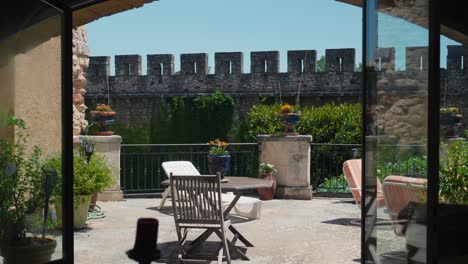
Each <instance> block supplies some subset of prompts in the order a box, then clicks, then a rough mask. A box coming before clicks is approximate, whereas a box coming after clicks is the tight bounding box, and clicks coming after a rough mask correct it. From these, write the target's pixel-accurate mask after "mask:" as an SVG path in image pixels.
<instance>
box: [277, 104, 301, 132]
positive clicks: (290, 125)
mask: <svg viewBox="0 0 468 264" xmlns="http://www.w3.org/2000/svg"><path fill="white" fill-rule="evenodd" d="M279 117H280V122H281V124H283V125H284V131H283V135H299V133H297V132H294V126H295V125H297V124H299V120H300V117H301V114H300V113H298V112H296V110H295V107H294V106H292V105H290V104H284V105H282V106H281V108H280V112H279Z"/></svg>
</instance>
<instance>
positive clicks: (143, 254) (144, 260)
mask: <svg viewBox="0 0 468 264" xmlns="http://www.w3.org/2000/svg"><path fill="white" fill-rule="evenodd" d="M158 227H159V221H158V220H157V219H155V218H140V219H138V221H137V230H136V238H135V245H134V246H133V249H131V250H129V251H127V256H128V257H129V258H130V259H133V260H135V261H137V262H138V263H140V264H150V263H151V261H155V260H157V259H159V258H160V256H161V252H160V251H159V250H158V248H157V241H158Z"/></svg>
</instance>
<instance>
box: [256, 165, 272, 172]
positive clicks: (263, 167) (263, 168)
mask: <svg viewBox="0 0 468 264" xmlns="http://www.w3.org/2000/svg"><path fill="white" fill-rule="evenodd" d="M258 170H259V171H260V173H272V172H276V169H275V166H274V165H273V164H269V163H260V166H259V168H258Z"/></svg>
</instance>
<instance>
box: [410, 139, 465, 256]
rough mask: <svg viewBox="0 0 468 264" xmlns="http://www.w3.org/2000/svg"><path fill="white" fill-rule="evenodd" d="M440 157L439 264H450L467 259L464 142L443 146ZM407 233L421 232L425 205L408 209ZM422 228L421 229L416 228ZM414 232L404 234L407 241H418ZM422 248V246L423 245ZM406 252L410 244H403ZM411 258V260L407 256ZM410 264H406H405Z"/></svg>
mask: <svg viewBox="0 0 468 264" xmlns="http://www.w3.org/2000/svg"><path fill="white" fill-rule="evenodd" d="M443 153H444V154H443V157H442V159H441V162H440V165H441V166H440V171H439V210H438V217H437V221H438V237H439V241H443V243H439V251H438V252H439V262H438V263H460V262H450V261H452V258H453V259H457V258H459V257H460V256H465V258H466V256H467V255H468V241H467V240H466V237H467V236H468V226H467V225H466V222H467V221H468V142H467V141H465V140H456V141H453V142H451V143H450V144H446V145H444V146H443ZM408 207H409V209H411V210H409V213H407V214H408V215H409V217H408V219H409V224H408V227H407V228H408V230H410V231H411V230H418V229H421V230H425V225H426V223H427V222H426V217H427V213H426V209H427V206H426V204H425V203H414V204H412V203H410V205H409V206H408ZM418 225H419V226H421V225H422V228H421V227H418ZM414 234H415V232H406V238H407V243H408V241H418V240H420V237H417V236H416V237H413V236H414ZM424 245H425V242H424ZM407 247H408V250H409V252H414V249H412V248H411V247H412V245H411V243H408V244H407ZM409 257H411V256H409ZM408 263H410V262H408Z"/></svg>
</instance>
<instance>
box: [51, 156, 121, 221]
mask: <svg viewBox="0 0 468 264" xmlns="http://www.w3.org/2000/svg"><path fill="white" fill-rule="evenodd" d="M61 160H62V159H61V155H60V154H53V155H52V156H50V157H48V158H47V160H46V165H45V167H46V168H51V169H56V170H58V168H61V166H62V164H61ZM73 175H74V178H73V194H74V196H73V203H74V208H73V209H74V219H73V225H74V227H75V228H76V229H80V228H83V227H84V226H85V224H86V220H87V217H88V209H89V205H90V202H91V196H92V195H93V194H95V193H99V192H102V191H104V190H105V189H106V188H107V187H108V186H110V185H111V184H112V176H111V169H110V167H109V165H108V164H107V159H106V158H105V157H104V155H102V154H100V153H94V154H93V155H92V156H91V157H90V158H89V161H88V158H87V157H86V154H85V153H84V151H83V150H82V149H81V148H79V149H75V150H74V151H73ZM61 182H62V175H61V174H59V177H58V183H59V184H58V185H57V188H56V189H55V190H54V194H55V196H54V198H55V206H56V209H57V216H58V218H60V216H61V212H62V210H61V191H60V188H59V186H61V184H60V183H61Z"/></svg>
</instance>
